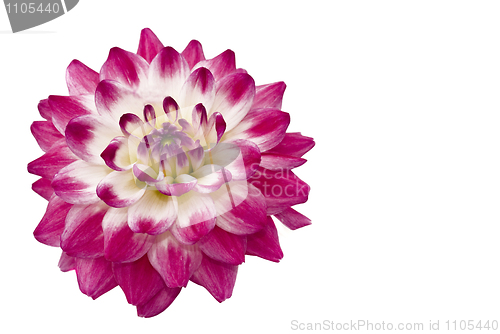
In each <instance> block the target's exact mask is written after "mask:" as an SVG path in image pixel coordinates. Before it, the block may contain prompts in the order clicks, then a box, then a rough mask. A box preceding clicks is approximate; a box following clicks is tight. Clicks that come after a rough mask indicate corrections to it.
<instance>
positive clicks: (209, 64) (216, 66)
mask: <svg viewBox="0 0 500 334" xmlns="http://www.w3.org/2000/svg"><path fill="white" fill-rule="evenodd" d="M200 67H206V68H208V69H209V70H210V72H212V74H213V75H214V77H215V80H217V81H219V80H221V79H222V78H224V77H226V76H227V75H229V74H231V73H233V72H234V71H236V60H235V55H234V52H233V51H231V50H226V51H224V52H222V53H221V54H220V55H218V56H217V57H215V58H212V59H209V60H202V61H200V62H198V63H197V64H196V65H195V66H194V68H193V70H196V69H198V68H200Z"/></svg>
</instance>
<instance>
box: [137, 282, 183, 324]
mask: <svg viewBox="0 0 500 334" xmlns="http://www.w3.org/2000/svg"><path fill="white" fill-rule="evenodd" d="M181 289H182V288H167V287H165V288H163V289H162V290H160V292H158V293H157V294H156V296H154V297H153V298H151V299H150V300H148V301H147V302H146V303H144V304H141V305H137V315H138V316H139V317H143V318H150V317H154V316H155V315H158V314H160V313H161V312H163V311H165V310H166V309H167V307H169V306H170V304H172V303H173V301H174V300H175V298H177V296H178V295H179V293H180V292H181Z"/></svg>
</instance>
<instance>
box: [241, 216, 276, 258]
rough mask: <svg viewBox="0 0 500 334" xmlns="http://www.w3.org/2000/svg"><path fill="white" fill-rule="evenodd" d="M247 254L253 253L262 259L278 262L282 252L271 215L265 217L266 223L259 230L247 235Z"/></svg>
mask: <svg viewBox="0 0 500 334" xmlns="http://www.w3.org/2000/svg"><path fill="white" fill-rule="evenodd" d="M247 240H248V241H247V251H246V253H247V254H248V255H255V256H258V257H261V258H263V259H266V260H269V261H273V262H279V261H280V260H281V259H282V258H283V252H282V250H281V247H280V242H279V239H278V231H277V230H276V226H275V225H274V222H273V219H272V218H271V216H268V217H267V224H266V226H264V228H263V229H262V230H260V231H259V232H257V233H255V234H252V235H249V236H248V239H247Z"/></svg>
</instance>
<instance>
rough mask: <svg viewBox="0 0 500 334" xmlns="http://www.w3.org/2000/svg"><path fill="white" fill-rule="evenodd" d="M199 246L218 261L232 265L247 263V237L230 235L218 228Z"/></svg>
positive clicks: (202, 240)
mask: <svg viewBox="0 0 500 334" xmlns="http://www.w3.org/2000/svg"><path fill="white" fill-rule="evenodd" d="M198 246H199V247H200V249H201V251H202V252H203V253H205V254H206V255H208V256H209V257H210V258H212V259H214V260H216V261H219V262H223V263H227V264H232V265H238V264H241V263H243V262H245V251H246V248H247V238H246V236H239V235H236V234H232V233H228V232H226V231H224V230H223V229H221V228H219V227H217V226H215V227H214V229H213V230H212V231H211V232H210V233H209V234H207V235H206V236H204V237H203V238H202V239H201V240H200V241H199V242H198Z"/></svg>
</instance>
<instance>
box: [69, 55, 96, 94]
mask: <svg viewBox="0 0 500 334" xmlns="http://www.w3.org/2000/svg"><path fill="white" fill-rule="evenodd" d="M98 83H99V73H97V72H96V71H94V70H92V69H91V68H89V67H87V66H86V65H85V64H83V63H82V62H80V61H79V60H76V59H75V60H73V61H72V62H71V63H70V64H69V66H68V68H67V69H66V84H67V85H68V90H69V94H70V95H82V94H92V95H94V93H95V89H96V87H97V84H98Z"/></svg>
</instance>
